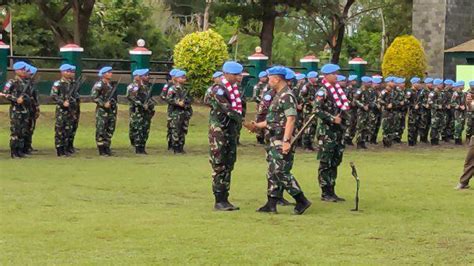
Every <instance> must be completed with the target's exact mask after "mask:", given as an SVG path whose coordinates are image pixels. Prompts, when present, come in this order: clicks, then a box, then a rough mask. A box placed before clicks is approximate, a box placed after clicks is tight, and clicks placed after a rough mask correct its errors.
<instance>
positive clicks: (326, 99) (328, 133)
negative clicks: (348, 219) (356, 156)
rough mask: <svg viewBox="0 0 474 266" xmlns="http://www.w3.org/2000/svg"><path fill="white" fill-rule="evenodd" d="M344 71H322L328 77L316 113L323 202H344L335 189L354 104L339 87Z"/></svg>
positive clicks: (329, 66)
mask: <svg viewBox="0 0 474 266" xmlns="http://www.w3.org/2000/svg"><path fill="white" fill-rule="evenodd" d="M339 69H340V67H339V66H338V65H335V64H326V65H324V66H323V67H322V68H321V72H322V73H323V75H324V78H323V80H322V82H321V83H322V85H321V87H320V89H319V90H318V92H317V94H316V101H315V109H314V113H315V114H316V116H317V118H318V119H319V121H320V123H319V125H318V129H317V131H318V145H319V149H318V156H317V159H319V169H318V181H319V186H320V187H321V191H322V193H321V200H322V201H331V202H338V201H344V199H343V198H340V197H338V196H337V195H336V192H335V186H336V178H337V168H338V166H339V165H340V164H341V162H342V156H343V153H344V149H345V145H344V132H345V129H346V128H345V127H346V125H347V119H348V117H347V111H349V110H350V108H351V107H350V102H349V99H347V97H346V95H345V93H344V91H343V90H342V88H341V86H339V84H338V83H337V72H338V71H339Z"/></svg>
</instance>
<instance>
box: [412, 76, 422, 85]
mask: <svg viewBox="0 0 474 266" xmlns="http://www.w3.org/2000/svg"><path fill="white" fill-rule="evenodd" d="M420 80H421V79H420V78H419V77H413V78H411V79H410V83H411V84H416V83H419V82H420Z"/></svg>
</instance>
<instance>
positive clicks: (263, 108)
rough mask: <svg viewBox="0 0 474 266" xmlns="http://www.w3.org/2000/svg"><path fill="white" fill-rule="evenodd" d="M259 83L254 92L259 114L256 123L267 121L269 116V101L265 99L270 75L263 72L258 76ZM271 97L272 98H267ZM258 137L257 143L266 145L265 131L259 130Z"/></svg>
mask: <svg viewBox="0 0 474 266" xmlns="http://www.w3.org/2000/svg"><path fill="white" fill-rule="evenodd" d="M258 77H259V81H258V83H257V84H256V85H255V86H254V88H253V91H254V99H255V102H256V103H257V105H256V106H257V113H256V117H255V121H257V123H258V122H262V121H265V117H266V116H267V111H268V105H267V104H268V101H266V100H265V99H264V97H265V96H266V94H267V93H268V91H269V89H268V74H267V72H266V71H262V72H260V73H259V74H258ZM268 97H271V96H267V98H268ZM256 137H257V142H258V143H259V144H265V130H264V129H263V130H258V131H257V132H256Z"/></svg>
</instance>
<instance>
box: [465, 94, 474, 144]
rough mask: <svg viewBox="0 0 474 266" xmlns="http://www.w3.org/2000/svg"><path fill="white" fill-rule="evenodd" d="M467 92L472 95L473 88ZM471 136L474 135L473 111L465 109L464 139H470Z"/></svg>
mask: <svg viewBox="0 0 474 266" xmlns="http://www.w3.org/2000/svg"><path fill="white" fill-rule="evenodd" d="M467 93H471V94H472V95H474V90H473V89H471V90H469V91H468V92H467ZM467 93H466V95H467ZM471 136H474V111H470V110H466V140H470V139H471Z"/></svg>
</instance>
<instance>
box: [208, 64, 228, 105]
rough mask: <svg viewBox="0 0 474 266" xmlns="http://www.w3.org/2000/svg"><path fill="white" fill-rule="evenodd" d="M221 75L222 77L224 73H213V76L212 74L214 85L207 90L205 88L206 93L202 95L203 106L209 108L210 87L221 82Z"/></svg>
mask: <svg viewBox="0 0 474 266" xmlns="http://www.w3.org/2000/svg"><path fill="white" fill-rule="evenodd" d="M222 75H224V73H222V72H221V71H216V72H214V74H212V81H213V82H214V83H213V85H211V86H210V87H209V88H207V90H206V93H205V94H204V104H205V105H208V106H210V102H209V101H210V97H211V91H212V87H213V86H214V84H216V83H218V82H219V81H220V80H221V77H222Z"/></svg>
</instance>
